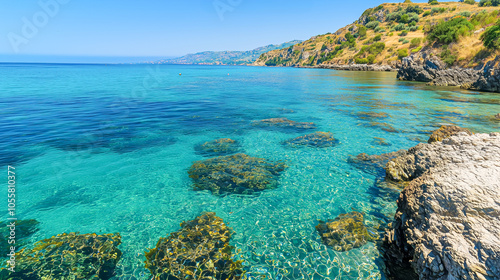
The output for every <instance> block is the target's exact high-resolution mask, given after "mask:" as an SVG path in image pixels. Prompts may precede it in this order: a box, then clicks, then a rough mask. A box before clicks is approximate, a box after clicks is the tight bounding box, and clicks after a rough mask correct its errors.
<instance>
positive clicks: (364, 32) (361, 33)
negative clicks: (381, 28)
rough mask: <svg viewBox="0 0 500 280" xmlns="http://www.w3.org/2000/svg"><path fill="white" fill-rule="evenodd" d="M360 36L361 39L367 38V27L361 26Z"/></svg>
mask: <svg viewBox="0 0 500 280" xmlns="http://www.w3.org/2000/svg"><path fill="white" fill-rule="evenodd" d="M358 34H359V37H360V38H364V37H366V27H364V26H362V25H361V26H360V27H359V29H358Z"/></svg>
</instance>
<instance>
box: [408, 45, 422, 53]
mask: <svg viewBox="0 0 500 280" xmlns="http://www.w3.org/2000/svg"><path fill="white" fill-rule="evenodd" d="M421 49H422V46H420V47H418V48H416V49H413V50H411V53H417V52H419V51H420V50H421Z"/></svg>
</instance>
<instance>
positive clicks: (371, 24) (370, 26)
mask: <svg viewBox="0 0 500 280" xmlns="http://www.w3.org/2000/svg"><path fill="white" fill-rule="evenodd" d="M379 24H380V21H376V20H375V21H370V22H369V23H367V24H366V25H365V26H366V28H368V29H375V28H376V27H377V26H378V25H379Z"/></svg>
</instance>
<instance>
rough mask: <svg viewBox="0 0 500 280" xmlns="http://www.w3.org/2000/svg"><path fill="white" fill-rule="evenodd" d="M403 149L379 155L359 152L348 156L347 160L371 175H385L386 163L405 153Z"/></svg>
mask: <svg viewBox="0 0 500 280" xmlns="http://www.w3.org/2000/svg"><path fill="white" fill-rule="evenodd" d="M405 153H406V151H405V150H399V151H396V152H392V153H385V154H381V155H368V154H366V153H361V154H359V155H357V156H355V157H353V156H350V157H349V158H348V159H347V162H348V163H349V164H351V165H352V166H354V167H356V168H358V169H360V170H362V171H364V172H366V173H369V174H373V175H381V176H383V175H385V170H384V168H385V166H386V164H387V163H388V162H389V161H390V160H391V159H394V158H397V157H398V156H401V155H403V154H405Z"/></svg>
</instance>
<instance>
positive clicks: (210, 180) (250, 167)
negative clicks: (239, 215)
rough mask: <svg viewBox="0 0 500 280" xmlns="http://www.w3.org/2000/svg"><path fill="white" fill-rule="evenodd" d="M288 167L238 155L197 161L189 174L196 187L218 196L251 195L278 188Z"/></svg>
mask: <svg viewBox="0 0 500 280" xmlns="http://www.w3.org/2000/svg"><path fill="white" fill-rule="evenodd" d="M286 167H287V166H286V165H285V163H283V162H281V161H278V162H273V161H269V160H266V159H263V158H256V157H251V156H248V155H245V154H235V155H231V156H220V157H215V158H210V159H206V160H202V161H196V162H194V163H193V165H191V168H190V169H189V171H188V174H189V177H190V178H191V179H193V182H194V189H195V190H210V191H211V192H212V193H213V194H216V195H220V194H227V193H237V194H252V193H254V192H258V191H263V190H266V189H274V188H276V187H277V186H278V179H279V176H280V174H281V173H282V172H283V171H284V170H285V169H286Z"/></svg>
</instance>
